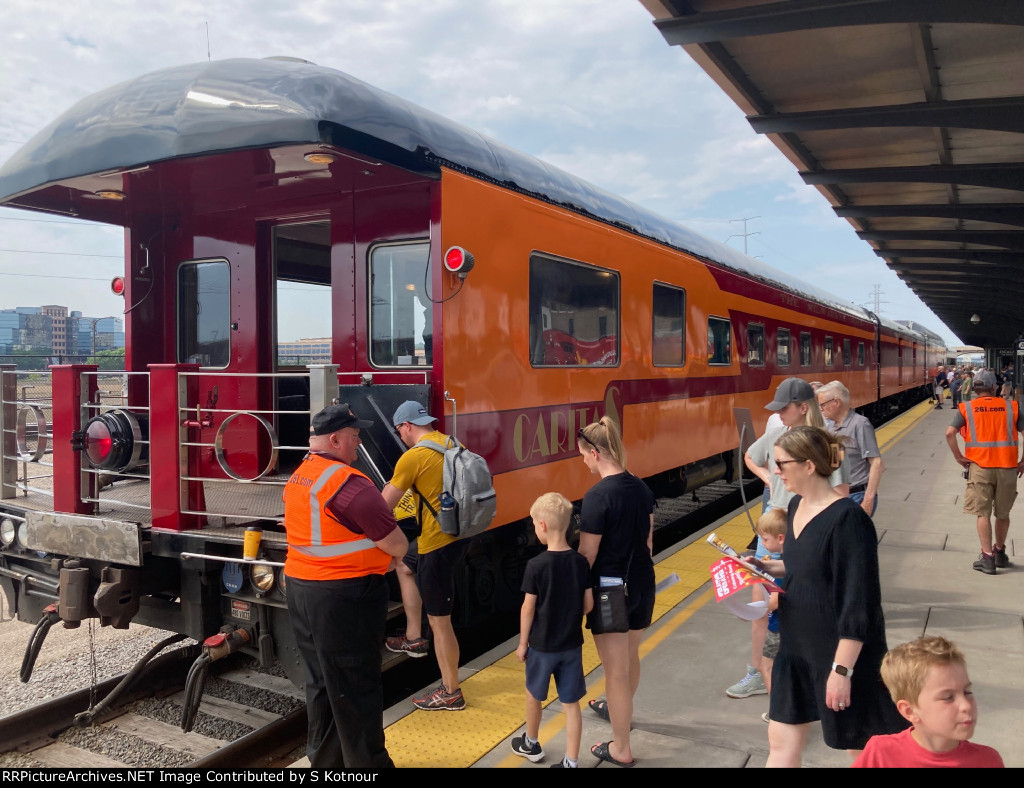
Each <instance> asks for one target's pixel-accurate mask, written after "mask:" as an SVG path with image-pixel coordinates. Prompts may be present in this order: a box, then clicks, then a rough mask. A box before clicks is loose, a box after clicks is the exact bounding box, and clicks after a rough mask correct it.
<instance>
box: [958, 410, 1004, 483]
mask: <svg viewBox="0 0 1024 788" xmlns="http://www.w3.org/2000/svg"><path fill="white" fill-rule="evenodd" d="M1007 406H1009V407H1007ZM958 407H959V408H960V413H961V415H962V416H963V417H964V421H966V422H967V425H966V426H964V427H962V428H961V429H960V434H961V435H963V437H964V456H965V457H966V458H967V459H969V460H970V461H971V462H973V463H974V464H975V465H980V466H981V467H982V468H1016V467H1017V463H1018V450H1017V403H1016V402H1007V401H1006V400H1005V399H1003V398H1002V397H978V398H977V399H972V400H971V401H970V402H961V403H960V405H959V406H958Z"/></svg>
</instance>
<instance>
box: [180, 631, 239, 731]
mask: <svg viewBox="0 0 1024 788" xmlns="http://www.w3.org/2000/svg"><path fill="white" fill-rule="evenodd" d="M250 640H252V635H250V634H249V631H248V630H246V629H240V628H238V629H236V628H235V627H232V626H226V627H222V628H221V631H220V632H218V633H217V634H216V635H212V636H210V637H208V638H207V639H206V640H204V641H203V653H202V654H200V655H199V656H198V657H197V658H196V661H195V662H193V663H192V667H191V668H189V671H188V678H186V679H185V699H184V701H183V702H182V706H181V729H182V730H183V731H184V732H185V733H188V732H189V731H191V730H192V726H193V725H195V722H196V715H197V714H198V713H199V704H200V703H201V702H202V700H203V688H204V687H205V686H206V679H207V676H209V674H210V664H211V663H213V662H216V661H217V660H218V659H220V658H221V657H226V656H227V655H228V654H234V653H235V652H236V651H238V650H239V649H240V648H242V646H244V645H246V644H247V643H248V642H249V641H250Z"/></svg>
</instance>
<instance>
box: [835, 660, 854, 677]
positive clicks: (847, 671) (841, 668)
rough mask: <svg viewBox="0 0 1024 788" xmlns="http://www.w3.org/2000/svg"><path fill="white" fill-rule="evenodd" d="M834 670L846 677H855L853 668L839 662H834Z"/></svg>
mask: <svg viewBox="0 0 1024 788" xmlns="http://www.w3.org/2000/svg"><path fill="white" fill-rule="evenodd" d="M832 670H834V671H835V672H836V673H838V674H839V675H840V676H846V678H848V679H849V678H853V668H848V667H846V666H845V665H840V664H839V663H838V662H833V663H832Z"/></svg>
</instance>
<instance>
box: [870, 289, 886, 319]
mask: <svg viewBox="0 0 1024 788" xmlns="http://www.w3.org/2000/svg"><path fill="white" fill-rule="evenodd" d="M881 288H882V286H881V285H873V286H872V288H871V300H872V301H873V302H874V305H875V308H874V310H873V311H874V313H875V314H876V315H877V314H878V313H879V309H881V306H882V304H884V303H887V302H885V301H883V300H882V295H883V294H882V289H881Z"/></svg>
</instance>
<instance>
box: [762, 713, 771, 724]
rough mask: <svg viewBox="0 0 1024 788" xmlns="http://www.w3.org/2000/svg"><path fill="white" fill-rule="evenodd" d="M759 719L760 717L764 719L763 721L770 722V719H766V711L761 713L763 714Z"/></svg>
mask: <svg viewBox="0 0 1024 788" xmlns="http://www.w3.org/2000/svg"><path fill="white" fill-rule="evenodd" d="M761 719H762V720H764V721H765V722H771V720H770V719H768V712H764V713H763V714H762V715H761Z"/></svg>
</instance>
